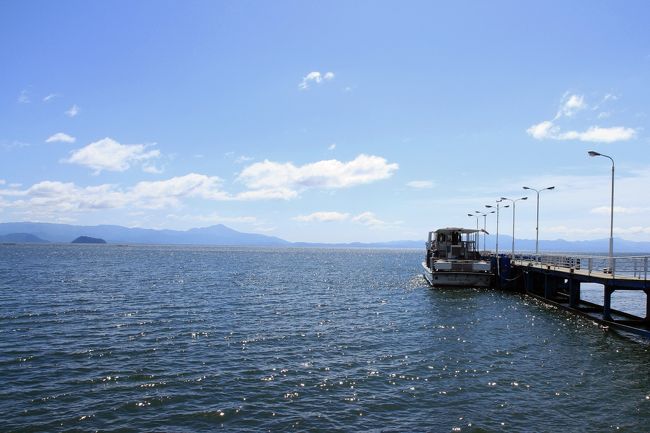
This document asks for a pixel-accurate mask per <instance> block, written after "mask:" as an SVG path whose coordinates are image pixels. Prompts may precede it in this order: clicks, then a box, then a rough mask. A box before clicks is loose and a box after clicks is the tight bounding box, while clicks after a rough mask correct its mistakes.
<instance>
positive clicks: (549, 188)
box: [546, 186, 555, 191]
mask: <svg viewBox="0 0 650 433" xmlns="http://www.w3.org/2000/svg"><path fill="white" fill-rule="evenodd" d="M546 189H547V190H549V191H550V190H552V189H555V187H554V186H549V187H548V188H546Z"/></svg>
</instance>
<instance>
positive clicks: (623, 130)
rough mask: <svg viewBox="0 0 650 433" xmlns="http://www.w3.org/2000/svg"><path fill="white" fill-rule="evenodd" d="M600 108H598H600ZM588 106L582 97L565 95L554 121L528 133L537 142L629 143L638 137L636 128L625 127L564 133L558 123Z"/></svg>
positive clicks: (543, 123)
mask: <svg viewBox="0 0 650 433" xmlns="http://www.w3.org/2000/svg"><path fill="white" fill-rule="evenodd" d="M615 99H616V97H615V96H614V95H610V94H608V95H605V97H604V98H603V101H601V103H600V104H598V106H600V105H601V104H602V103H604V102H606V101H608V100H615ZM598 106H597V107H596V108H598ZM587 107H588V105H587V103H586V102H585V100H584V97H583V96H582V95H575V94H573V95H571V94H565V95H564V97H563V100H562V103H561V104H560V108H559V109H558V112H557V114H556V115H555V117H554V118H553V120H544V121H542V122H540V123H537V124H534V125H532V126H530V127H529V128H528V129H526V133H527V134H528V135H530V136H531V137H533V138H535V139H536V140H547V139H549V140H578V141H585V142H591V143H614V142H617V141H628V140H631V139H633V138H635V137H636V134H637V131H636V129H634V128H627V127H623V126H612V127H601V126H597V125H596V126H591V127H589V128H587V129H586V130H584V131H576V130H569V131H565V132H563V131H562V130H561V128H560V126H559V125H557V124H556V121H558V120H560V119H561V118H563V117H572V116H574V115H575V114H576V113H577V112H578V111H580V110H583V109H585V108H587ZM608 115H609V114H608V113H600V114H599V115H598V118H601V119H602V118H605V117H608Z"/></svg>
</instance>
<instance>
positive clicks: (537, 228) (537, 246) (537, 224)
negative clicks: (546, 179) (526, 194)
mask: <svg viewBox="0 0 650 433" xmlns="http://www.w3.org/2000/svg"><path fill="white" fill-rule="evenodd" d="M523 188H524V189H529V190H531V191H535V192H536V193H537V223H536V224H535V255H538V254H539V193H540V191H546V190H549V191H550V190H553V189H555V187H554V186H549V187H548V188H542V189H535V188H530V187H528V186H525V187H523Z"/></svg>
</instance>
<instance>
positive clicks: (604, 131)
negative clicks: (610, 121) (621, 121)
mask: <svg viewBox="0 0 650 433" xmlns="http://www.w3.org/2000/svg"><path fill="white" fill-rule="evenodd" d="M634 137H636V130H635V129H632V128H625V127H622V126H613V127H610V128H601V127H600V126H592V127H590V128H589V129H587V130H586V131H583V132H577V131H568V132H564V133H562V134H560V135H559V138H558V139H559V140H580V141H589V142H594V143H614V142H616V141H628V140H631V139H633V138H634Z"/></svg>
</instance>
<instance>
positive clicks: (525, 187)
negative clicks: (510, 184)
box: [523, 186, 531, 189]
mask: <svg viewBox="0 0 650 433" xmlns="http://www.w3.org/2000/svg"><path fill="white" fill-rule="evenodd" d="M523 188H524V189H531V188H528V187H527V186H524V187H523Z"/></svg>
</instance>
